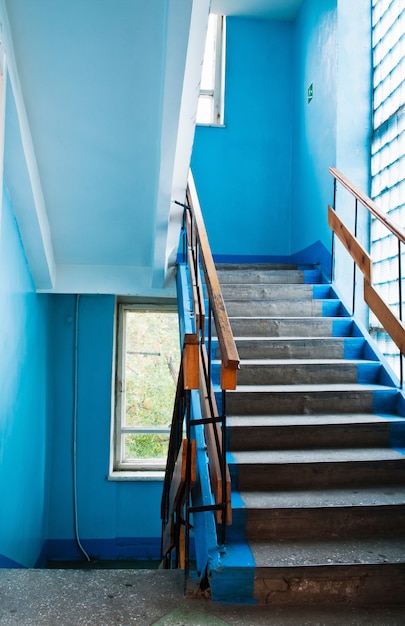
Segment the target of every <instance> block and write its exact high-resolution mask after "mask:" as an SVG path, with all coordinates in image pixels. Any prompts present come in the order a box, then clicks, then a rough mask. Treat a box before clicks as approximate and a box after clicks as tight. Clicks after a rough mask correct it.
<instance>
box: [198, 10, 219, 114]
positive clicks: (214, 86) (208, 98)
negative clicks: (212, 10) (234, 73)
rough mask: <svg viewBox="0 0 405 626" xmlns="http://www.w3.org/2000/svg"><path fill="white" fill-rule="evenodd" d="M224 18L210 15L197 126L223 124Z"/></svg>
mask: <svg viewBox="0 0 405 626" xmlns="http://www.w3.org/2000/svg"><path fill="white" fill-rule="evenodd" d="M224 68H225V18H224V16H223V15H213V14H210V16H209V18H208V28H207V39H206V42H205V52H204V61H203V66H202V74H201V84H200V95H199V98H198V108H197V124H214V125H221V124H223V123H224Z"/></svg>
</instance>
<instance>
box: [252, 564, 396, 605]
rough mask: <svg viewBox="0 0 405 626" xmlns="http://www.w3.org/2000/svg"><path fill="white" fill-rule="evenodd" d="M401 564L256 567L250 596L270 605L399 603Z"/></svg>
mask: <svg viewBox="0 0 405 626" xmlns="http://www.w3.org/2000/svg"><path fill="white" fill-rule="evenodd" d="M404 589H405V567H404V566H403V565H396V564H389V563H387V564H385V565H380V566H375V565H366V564H359V565H352V566H345V565H331V566H319V567H317V566H314V567H304V568H294V567H285V568H268V569H267V568H256V572H255V583H254V596H255V598H256V600H257V601H258V602H259V603H260V604H268V605H274V606H277V605H278V606H280V605H287V604H289V605H294V604H295V605H300V604H313V605H316V606H322V605H323V606H326V605H334V604H335V605H336V604H343V605H345V606H370V605H372V606H373V605H378V604H380V605H385V606H393V605H401V604H403V602H404V594H403V590H404Z"/></svg>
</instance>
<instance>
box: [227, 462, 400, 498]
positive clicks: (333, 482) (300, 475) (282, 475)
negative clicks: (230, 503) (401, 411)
mask: <svg viewBox="0 0 405 626" xmlns="http://www.w3.org/2000/svg"><path fill="white" fill-rule="evenodd" d="M229 470H230V473H231V478H232V485H233V486H234V488H235V489H237V490H239V491H243V490H245V491H249V490H255V491H264V490H273V489H290V488H291V486H292V485H293V486H294V489H311V488H312V489H315V488H319V489H325V488H328V487H344V486H351V487H353V488H355V487H356V486H357V487H360V486H374V485H382V484H387V485H395V484H398V485H399V484H402V483H403V482H404V481H405V457H404V459H403V460H396V461H385V462H383V461H346V462H340V463H338V462H333V461H331V462H327V461H326V462H323V463H286V464H283V463H277V464H271V463H269V464H255V465H252V464H248V465H243V464H241V463H239V464H237V466H235V465H233V464H230V465H229Z"/></svg>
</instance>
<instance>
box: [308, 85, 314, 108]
mask: <svg viewBox="0 0 405 626" xmlns="http://www.w3.org/2000/svg"><path fill="white" fill-rule="evenodd" d="M313 97H314V83H311V84H310V86H309V87H308V104H309V103H310V102H311V100H312V98H313Z"/></svg>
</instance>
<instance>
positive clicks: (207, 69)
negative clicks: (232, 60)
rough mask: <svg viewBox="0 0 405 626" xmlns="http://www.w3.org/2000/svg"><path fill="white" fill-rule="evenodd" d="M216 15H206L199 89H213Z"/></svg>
mask: <svg viewBox="0 0 405 626" xmlns="http://www.w3.org/2000/svg"><path fill="white" fill-rule="evenodd" d="M217 20H218V16H217V15H210V16H209V17H208V28H207V39H206V41H205V52H204V63H203V67H202V74H201V89H214V87H215V65H216V34H217Z"/></svg>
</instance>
